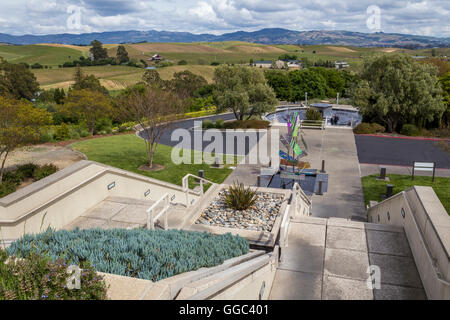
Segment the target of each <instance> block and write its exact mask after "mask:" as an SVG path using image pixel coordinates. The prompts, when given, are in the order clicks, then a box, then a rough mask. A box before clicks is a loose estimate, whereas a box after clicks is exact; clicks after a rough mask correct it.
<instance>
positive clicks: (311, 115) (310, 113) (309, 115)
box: [306, 108, 323, 120]
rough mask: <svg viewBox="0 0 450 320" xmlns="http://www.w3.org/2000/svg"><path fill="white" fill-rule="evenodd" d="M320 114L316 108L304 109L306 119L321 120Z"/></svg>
mask: <svg viewBox="0 0 450 320" xmlns="http://www.w3.org/2000/svg"><path fill="white" fill-rule="evenodd" d="M322 119H323V117H322V114H321V113H320V112H319V111H317V110H316V109H313V108H309V109H308V110H306V120H322Z"/></svg>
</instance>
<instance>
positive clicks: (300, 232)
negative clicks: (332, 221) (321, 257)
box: [289, 223, 326, 247]
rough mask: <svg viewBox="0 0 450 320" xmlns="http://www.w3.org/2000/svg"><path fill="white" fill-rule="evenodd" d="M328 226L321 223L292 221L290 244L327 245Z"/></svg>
mask: <svg viewBox="0 0 450 320" xmlns="http://www.w3.org/2000/svg"><path fill="white" fill-rule="evenodd" d="M325 233H326V226H325V225H319V224H306V223H291V225H290V229H289V243H290V246H291V247H292V246H298V245H309V246H322V247H323V246H324V245H325Z"/></svg>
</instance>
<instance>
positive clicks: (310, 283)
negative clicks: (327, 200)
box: [270, 217, 426, 300]
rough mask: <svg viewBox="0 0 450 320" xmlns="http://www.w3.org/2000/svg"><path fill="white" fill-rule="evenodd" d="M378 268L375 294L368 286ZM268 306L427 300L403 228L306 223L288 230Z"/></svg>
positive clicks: (315, 220) (327, 221) (340, 221)
mask: <svg viewBox="0 0 450 320" xmlns="http://www.w3.org/2000/svg"><path fill="white" fill-rule="evenodd" d="M369 265H371V266H378V267H379V268H380V274H381V278H380V280H381V281H380V288H379V289H376V288H374V289H371V288H369V287H368V286H367V279H368V278H369V273H368V272H367V271H368V267H369ZM270 299H273V300H320V299H324V300H328V299H333V300H334V299H339V300H341V299H342V300H347V299H351V300H372V299H376V300H397V299H399V300H408V299H426V295H425V292H424V290H423V287H422V282H421V280H420V276H419V273H418V272H417V269H416V266H415V263H414V259H413V257H412V254H411V250H410V248H409V245H408V241H407V239H406V236H405V233H404V231H403V229H402V228H397V227H393V226H387V225H379V224H373V223H362V222H354V221H348V220H344V219H336V218H330V219H323V218H312V217H305V218H300V219H297V220H293V222H291V224H290V227H289V237H288V247H286V248H282V249H281V262H280V264H279V267H278V269H277V273H276V276H275V280H274V282H273V286H272V290H271V293H270Z"/></svg>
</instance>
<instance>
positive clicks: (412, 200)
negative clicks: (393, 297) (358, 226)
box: [368, 186, 450, 299]
mask: <svg viewBox="0 0 450 320" xmlns="http://www.w3.org/2000/svg"><path fill="white" fill-rule="evenodd" d="M368 219H369V222H375V223H382V224H391V225H395V226H401V227H403V228H404V230H405V234H406V237H407V239H408V242H409V246H410V248H411V251H412V253H413V256H414V260H415V263H416V266H417V269H418V271H419V274H420V278H421V280H422V284H423V286H424V288H425V291H426V294H427V296H428V298H429V299H450V283H449V280H450V263H449V251H450V217H449V216H448V214H447V212H446V211H445V208H444V207H443V206H442V204H441V202H440V201H439V199H438V197H437V196H436V194H435V193H434V191H433V189H432V188H431V187H418V186H415V187H413V188H411V189H408V190H406V191H404V192H400V193H398V194H396V195H394V196H393V197H391V198H389V199H387V200H385V201H383V202H381V203H379V204H377V205H375V206H373V207H371V208H369V210H368Z"/></svg>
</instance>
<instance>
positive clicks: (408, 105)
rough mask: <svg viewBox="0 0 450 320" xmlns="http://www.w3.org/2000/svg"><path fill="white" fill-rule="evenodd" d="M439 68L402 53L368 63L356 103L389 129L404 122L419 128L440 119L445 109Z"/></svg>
mask: <svg viewBox="0 0 450 320" xmlns="http://www.w3.org/2000/svg"><path fill="white" fill-rule="evenodd" d="M436 74H437V69H436V67H434V66H432V65H430V64H421V63H419V62H417V61H415V60H414V59H412V58H411V57H409V56H407V55H402V54H395V55H389V56H387V55H381V56H375V57H371V58H368V59H367V60H366V61H365V62H364V67H363V72H362V75H361V78H362V81H361V82H360V83H359V84H358V86H357V87H356V88H355V89H354V90H353V93H352V99H353V104H354V105H355V106H357V107H359V109H360V112H361V113H362V115H363V116H364V117H365V118H371V119H372V120H378V121H381V122H383V123H384V124H385V125H386V129H387V130H388V131H389V132H392V131H393V130H397V129H398V127H399V125H401V124H403V123H414V122H415V124H417V125H418V126H419V127H422V126H424V125H425V124H426V123H427V122H428V123H431V122H432V121H434V120H435V119H440V118H441V116H442V113H443V112H444V110H445V105H444V103H443V101H442V95H441V93H442V88H441V86H440V84H439V82H438V78H437V77H436Z"/></svg>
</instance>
